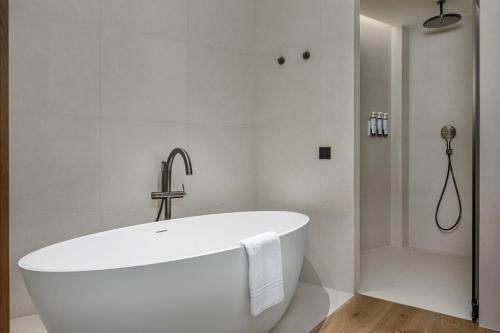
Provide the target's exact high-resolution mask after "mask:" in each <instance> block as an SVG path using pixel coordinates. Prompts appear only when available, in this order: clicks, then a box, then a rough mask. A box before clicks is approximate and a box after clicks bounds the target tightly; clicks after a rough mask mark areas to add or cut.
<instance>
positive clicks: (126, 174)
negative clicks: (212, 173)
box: [101, 119, 188, 210]
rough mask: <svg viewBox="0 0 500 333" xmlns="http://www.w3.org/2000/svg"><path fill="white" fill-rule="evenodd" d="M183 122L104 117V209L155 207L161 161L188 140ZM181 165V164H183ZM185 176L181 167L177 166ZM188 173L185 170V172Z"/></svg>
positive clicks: (178, 175) (178, 172) (176, 171)
mask: <svg viewBox="0 0 500 333" xmlns="http://www.w3.org/2000/svg"><path fill="white" fill-rule="evenodd" d="M187 141H188V138H187V136H186V134H185V129H184V127H183V126H181V125H178V124H173V123H161V122H150V121H134V120H116V119H104V120H103V122H102V142H101V146H102V147H101V151H102V156H101V172H102V175H101V191H102V203H101V205H102V208H103V209H104V210H118V209H141V208H154V207H156V206H157V202H155V201H153V200H151V192H154V191H157V190H159V184H160V172H161V165H160V163H161V161H165V160H166V159H167V157H168V154H169V153H170V151H171V150H172V149H174V148H176V147H178V146H180V147H182V146H184V145H185V144H186V142H187ZM179 166H180V165H179ZM174 172H175V174H174V176H175V177H176V178H177V177H181V176H182V174H181V169H180V168H178V167H177V164H176V168H175V170H174ZM183 173H184V172H183Z"/></svg>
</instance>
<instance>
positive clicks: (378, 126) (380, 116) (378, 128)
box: [377, 112, 384, 136]
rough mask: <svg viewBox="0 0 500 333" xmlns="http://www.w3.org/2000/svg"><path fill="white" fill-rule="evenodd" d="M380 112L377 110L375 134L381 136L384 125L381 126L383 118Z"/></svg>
mask: <svg viewBox="0 0 500 333" xmlns="http://www.w3.org/2000/svg"><path fill="white" fill-rule="evenodd" d="M382 118H383V117H382V112H379V113H378V115H377V136H382V135H384V133H383V132H384V126H383V119H382Z"/></svg>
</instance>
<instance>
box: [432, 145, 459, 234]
mask: <svg viewBox="0 0 500 333" xmlns="http://www.w3.org/2000/svg"><path fill="white" fill-rule="evenodd" d="M446 155H447V156H448V171H447V172H446V180H445V182H444V186H443V190H442V191H441V196H440V197H439V202H438V204H437V207H436V214H435V220H436V225H437V227H438V228H439V230H441V231H445V232H448V231H452V230H454V229H455V228H456V227H457V226H458V224H459V223H460V220H461V219H462V199H461V198H460V192H459V191H458V185H457V181H456V179H455V172H454V171H453V163H452V162H451V155H453V149H451V140H446ZM450 175H451V179H452V180H453V185H454V186H455V192H456V193H457V199H458V207H459V214H458V218H457V220H456V221H455V223H454V224H453V225H452V226H451V227H448V228H446V227H443V226H441V224H440V223H439V218H438V214H439V208H440V207H441V202H442V201H443V197H444V193H445V192H446V187H447V186H448V182H449V180H450Z"/></svg>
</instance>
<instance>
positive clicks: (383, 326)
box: [311, 295, 495, 333]
mask: <svg viewBox="0 0 500 333" xmlns="http://www.w3.org/2000/svg"><path fill="white" fill-rule="evenodd" d="M379 332H381V333H382V332H384V333H389V332H398V333H420V332H422V333H492V332H495V331H491V330H487V329H483V328H479V327H478V326H476V325H474V324H473V323H472V322H469V321H467V320H463V319H458V318H454V317H450V316H446V315H442V314H439V313H435V312H431V311H426V310H421V309H417V308H413V307H410V306H406V305H401V304H396V303H392V302H388V301H383V300H380V299H376V298H371V297H367V296H362V295H356V296H354V297H353V298H351V300H349V301H348V302H347V303H345V304H344V305H343V306H342V307H341V308H339V309H338V310H337V311H336V312H335V313H333V314H332V315H331V316H330V317H328V318H327V319H325V320H324V321H323V322H322V323H321V324H319V325H318V326H317V327H316V328H315V329H313V330H312V331H311V333H379Z"/></svg>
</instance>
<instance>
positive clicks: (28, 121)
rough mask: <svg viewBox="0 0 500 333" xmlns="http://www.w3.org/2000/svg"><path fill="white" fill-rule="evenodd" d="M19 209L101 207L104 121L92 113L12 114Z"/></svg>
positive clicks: (15, 207)
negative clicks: (100, 123)
mask: <svg viewBox="0 0 500 333" xmlns="http://www.w3.org/2000/svg"><path fill="white" fill-rule="evenodd" d="M10 163H11V165H10V167H11V177H10V180H11V181H10V185H11V208H12V213H13V214H20V213H23V214H33V215H35V214H37V213H40V212H54V213H55V212H61V211H64V212H69V211H80V212H84V211H89V210H97V209H99V177H97V175H98V174H99V122H98V120H97V119H91V118H87V117H70V116H59V115H57V116H56V115H54V116H49V115H46V114H45V115H21V114H14V115H13V116H12V119H11V162H10Z"/></svg>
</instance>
